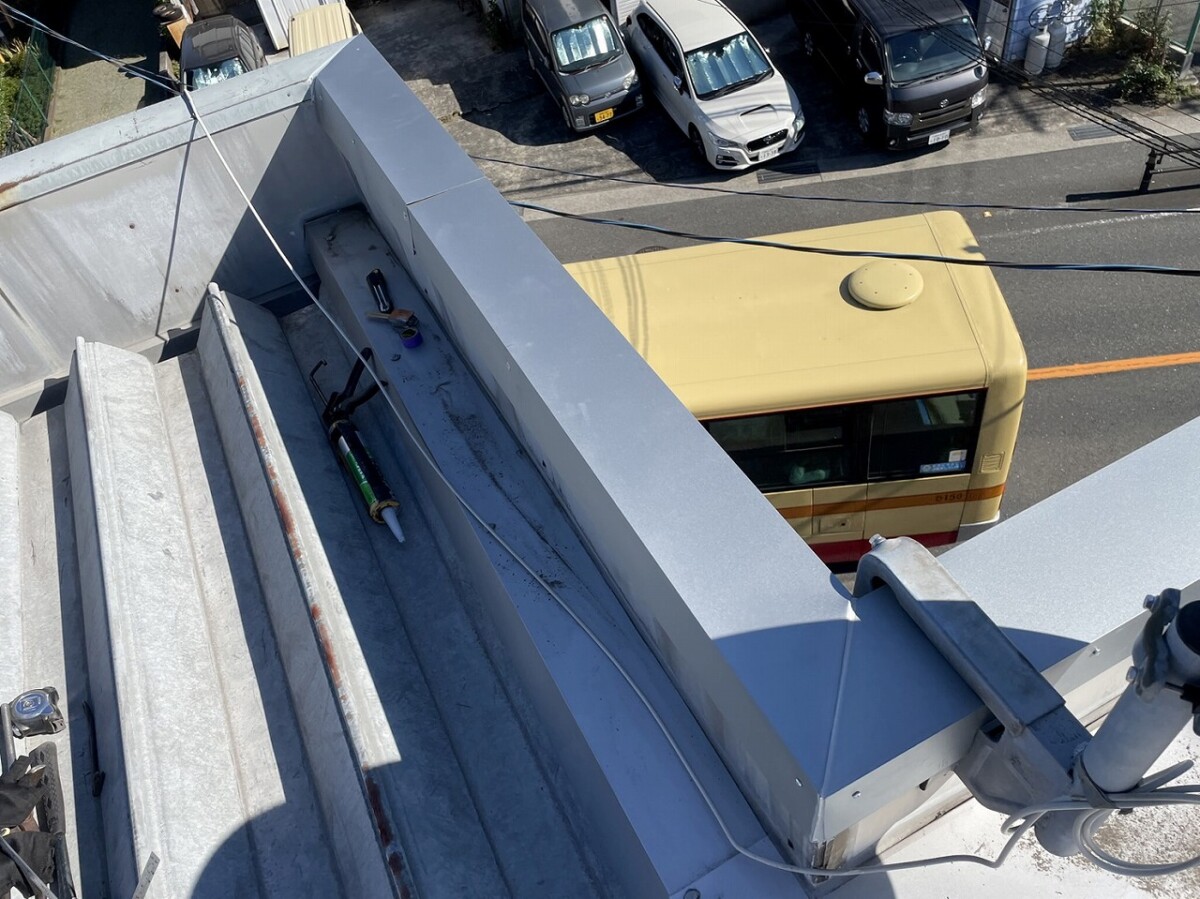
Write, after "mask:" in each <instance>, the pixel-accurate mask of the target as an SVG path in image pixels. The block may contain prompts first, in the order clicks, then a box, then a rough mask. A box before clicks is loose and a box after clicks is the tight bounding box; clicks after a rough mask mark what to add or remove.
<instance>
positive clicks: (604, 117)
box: [595, 109, 613, 125]
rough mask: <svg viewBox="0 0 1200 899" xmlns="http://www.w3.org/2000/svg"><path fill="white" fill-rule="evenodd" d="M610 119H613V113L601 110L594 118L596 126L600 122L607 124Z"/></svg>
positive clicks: (609, 110)
mask: <svg viewBox="0 0 1200 899" xmlns="http://www.w3.org/2000/svg"><path fill="white" fill-rule="evenodd" d="M612 117H613V111H612V110H611V109H602V110H600V111H599V112H598V113H596V116H595V119H596V124H597V125H599V124H600V123H601V122H607V121H608V120H609V119H611V118H612Z"/></svg>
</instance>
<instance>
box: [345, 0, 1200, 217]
mask: <svg viewBox="0 0 1200 899" xmlns="http://www.w3.org/2000/svg"><path fill="white" fill-rule="evenodd" d="M474 9H475V4H474V0H460V2H450V0H424V2H422V3H419V4H416V3H414V4H402V3H398V2H382V3H377V4H375V5H372V6H369V7H365V8H362V9H360V10H358V11H357V12H356V15H357V16H358V19H359V22H360V23H361V24H362V26H363V31H364V33H365V34H366V35H367V37H368V38H369V39H370V40H371V42H372V43H373V44H374V45H375V46H376V47H377V48H378V49H379V51H380V52H381V53H382V54H383V55H384V56H385V58H387V59H388V61H389V62H390V63H391V64H392V66H393V67H394V68H395V69H396V71H397V72H398V73H399V74H400V76H401V77H403V78H404V80H405V81H406V82H407V83H408V85H409V86H410V87H411V88H412V89H413V91H414V92H415V93H416V94H417V96H418V97H419V98H420V99H421V100H422V102H423V103H425V105H426V106H427V107H428V108H429V110H430V111H431V112H432V113H433V114H434V115H435V116H436V117H437V118H438V120H439V121H441V122H442V124H443V125H444V126H445V127H446V129H447V130H448V131H449V132H450V134H451V135H452V136H453V137H454V138H455V139H456V140H457V141H458V143H459V144H460V145H461V146H462V147H463V148H464V149H465V150H466V152H467V153H469V154H470V155H472V156H473V157H475V158H476V160H477V161H478V162H479V165H480V167H481V168H482V169H483V171H484V173H485V174H486V175H487V176H488V177H489V178H490V179H491V180H492V182H493V183H494V184H495V185H496V187H497V188H498V189H499V190H500V191H501V192H503V193H504V194H505V195H506V196H508V197H510V198H512V199H523V200H529V201H547V200H550V199H553V200H554V205H555V206H556V207H557V208H560V209H565V210H569V211H574V212H595V211H600V210H604V209H617V208H622V207H629V206H640V205H647V204H649V203H654V202H658V201H659V198H661V199H662V201H664V202H665V201H666V200H667V196H668V193H667V189H665V188H657V189H656V188H655V187H654V186H653V185H655V184H660V183H666V182H685V183H704V184H718V185H727V186H736V187H739V188H745V189H751V190H772V189H777V188H780V187H786V186H790V185H794V184H802V183H805V182H809V183H812V182H820V181H827V180H836V179H841V178H846V177H856V176H859V175H862V174H866V173H871V172H876V171H880V172H882V171H905V170H911V169H917V168H928V167H935V166H944V165H955V164H959V163H962V162H970V161H977V160H981V159H997V158H1007V157H1014V156H1021V155H1027V154H1031V153H1041V152H1046V151H1049V150H1056V149H1066V148H1069V147H1071V146H1076V145H1077V142H1076V139H1075V138H1074V137H1073V136H1072V135H1071V133H1070V132H1069V130H1068V129H1070V128H1073V127H1075V126H1080V125H1086V124H1088V123H1087V122H1086V120H1084V119H1082V118H1080V117H1079V116H1077V115H1075V114H1074V113H1072V112H1069V111H1067V110H1065V109H1063V108H1062V107H1060V106H1058V105H1056V104H1055V103H1053V102H1051V101H1050V100H1048V99H1045V98H1043V97H1042V96H1040V95H1038V94H1037V93H1036V92H1034V91H1031V90H1029V89H1027V88H1025V87H1021V86H1020V85H1018V84H1016V83H1012V82H1007V81H1004V80H1001V79H995V80H994V83H993V84H992V86H991V87H990V88H989V91H990V95H991V99H990V102H989V110H988V114H987V116H986V117H985V118H984V120H983V121H982V123H981V124H980V126H979V128H978V129H977V130H976V131H975V132H974V133H973V134H968V135H959V136H956V137H955V138H954V139H953V140H952V141H950V143H949V144H943V145H940V146H939V147H936V148H930V149H929V150H924V151H916V152H908V153H903V154H896V153H886V152H875V151H870V150H868V149H867V148H866V147H865V146H864V144H863V142H862V140H861V138H860V137H859V135H858V133H857V131H856V129H855V126H854V122H853V118H852V116H851V111H850V110H849V109H848V108H847V104H846V103H845V102H844V101H843V100H842V99H841V95H840V93H839V91H838V90H837V89H836V88H835V82H834V79H833V77H832V75H831V74H830V73H829V72H828V71H827V70H826V69H824V68H822V66H821V65H820V64H819V63H817V62H816V61H814V60H810V59H808V58H806V57H805V56H804V54H803V52H802V49H801V46H800V41H799V38H798V35H797V34H796V30H795V27H794V26H793V24H792V21H791V18H790V17H789V16H787V15H782V16H776V17H773V18H770V19H768V20H765V21H762V22H756V23H750V27H751V30H752V31H753V32H754V33H755V35H756V36H757V37H758V39H759V41H760V42H761V43H762V44H763V46H764V47H766V48H767V49H768V50H769V52H770V54H771V59H772V60H773V62H774V63H775V65H776V66H777V67H778V68H779V69H780V71H781V72H783V74H784V76H785V77H786V78H787V79H788V80H789V82H790V83H791V84H792V86H793V88H795V90H796V93H797V95H798V96H799V98H800V101H801V103H802V104H803V106H804V112H805V116H806V118H807V126H806V129H805V130H806V131H807V135H808V136H807V137H806V138H805V141H804V143H803V144H802V145H801V147H800V148H799V149H798V150H797V151H796V152H794V153H792V154H789V155H788V156H784V157H780V158H779V159H778V160H775V161H773V162H771V163H768V164H767V165H765V166H761V167H757V168H755V169H752V170H750V171H749V172H743V173H737V174H734V173H726V172H716V171H714V170H712V169H711V168H709V167H708V166H707V165H706V164H705V163H703V162H701V161H699V160H697V159H696V158H695V157H694V156H693V155H692V152H691V149H690V147H689V146H688V142H687V140H686V138H685V137H684V136H683V134H681V133H680V132H679V131H678V130H677V129H676V128H675V126H674V125H673V124H672V123H671V122H670V121H669V120H668V119H667V117H666V115H665V114H664V113H663V112H662V110H661V109H659V108H658V107H657V106H656V105H655V104H654V102H653V101H652V100H651V99H649V98H648V100H647V105H646V108H645V109H643V110H642V111H641V112H640V113H638V114H636V115H633V116H629V117H628V118H625V119H623V120H620V121H617V122H614V123H613V124H612V125H611V126H609V127H606V128H602V129H600V130H599V131H596V132H592V133H590V134H587V135H573V134H571V133H570V132H569V131H568V130H567V128H566V127H565V125H564V124H563V122H562V119H561V116H560V115H559V113H558V111H557V110H556V109H555V107H554V105H553V103H552V102H551V100H550V97H549V95H548V94H547V92H546V90H545V88H544V87H543V86H542V84H541V82H540V81H539V80H538V79H537V77H536V76H535V75H534V74H533V73H532V71H531V70H530V67H529V64H528V62H527V61H526V54H525V50H524V47H523V46H517V47H516V48H514V49H506V50H498V49H496V48H495V47H494V46H493V44H492V42H491V41H490V40H489V37H488V34H487V31H486V29H485V27H484V24H483V22H482V20H481V17H480V15H479V13H478V12H473V10H474ZM1122 111H1123V112H1124V113H1126V114H1130V115H1133V116H1134V117H1138V116H1139V113H1138V112H1137V111H1131V110H1122ZM1143 112H1145V111H1143ZM1149 115H1150V116H1152V117H1156V118H1151V119H1146V121H1147V122H1149V123H1151V124H1152V126H1153V127H1157V128H1159V130H1161V131H1162V132H1163V133H1165V134H1171V135H1175V134H1177V133H1179V132H1185V133H1190V132H1198V131H1200V104H1194V105H1193V108H1192V109H1191V110H1190V115H1189V111H1188V110H1185V111H1183V112H1175V111H1172V110H1169V109H1165V110H1159V111H1156V112H1150V113H1149ZM1105 139H1107V140H1120V138H1113V137H1107V138H1105V137H1092V138H1090V140H1093V141H1094V140H1105ZM488 159H493V160H507V161H508V163H516V164H515V165H514V164H505V163H499V162H492V161H487V160H488ZM530 166H533V167H536V166H544V167H547V168H551V169H556V170H560V171H545V170H539V169H538V168H533V167H530ZM564 172H578V173H582V174H583V175H585V176H592V177H580V176H576V175H571V174H564ZM597 175H599V176H606V177H617V178H628V179H634V180H636V181H638V182H641V183H644V185H645V186H631V185H628V184H625V185H622V184H614V183H611V182H598V181H596V180H593V178H594V176H597ZM528 217H536V213H533V214H531V215H529V216H528Z"/></svg>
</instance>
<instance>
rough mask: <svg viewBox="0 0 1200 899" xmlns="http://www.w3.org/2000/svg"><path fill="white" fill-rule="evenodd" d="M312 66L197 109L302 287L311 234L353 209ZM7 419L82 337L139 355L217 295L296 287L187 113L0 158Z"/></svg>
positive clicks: (312, 57)
mask: <svg viewBox="0 0 1200 899" xmlns="http://www.w3.org/2000/svg"><path fill="white" fill-rule="evenodd" d="M329 55H330V53H329V52H327V51H318V52H316V53H311V54H306V55H305V56H304V57H301V58H299V59H296V60H290V61H287V62H285V63H281V64H279V65H275V66H271V67H270V68H268V69H263V70H260V71H256V72H251V73H249V74H247V75H244V76H242V77H240V78H238V79H235V80H232V81H229V82H226V83H224V84H221V85H216V86H214V87H210V88H206V89H205V90H204V91H201V92H200V93H199V94H197V95H195V99H196V104H197V107H198V109H199V111H200V114H201V115H202V116H203V117H204V119H205V122H206V123H207V125H208V127H209V129H210V130H211V131H212V132H213V134H214V136H215V138H216V140H217V143H218V146H220V147H221V149H222V152H223V153H224V154H225V155H226V157H227V158H228V159H229V160H230V163H231V164H232V166H233V168H234V171H235V172H236V173H237V175H238V178H239V179H240V180H241V181H242V183H243V184H244V185H245V186H246V188H247V191H248V192H250V193H251V196H252V198H253V199H254V202H255V205H256V206H258V207H259V208H261V209H262V210H263V211H264V214H265V216H266V219H267V222H268V224H269V225H270V226H271V228H272V231H273V232H274V233H275V234H276V235H279V237H280V239H281V242H282V244H283V248H284V250H285V251H286V252H287V253H288V255H289V256H290V257H291V258H292V259H294V260H295V263H296V266H297V268H298V269H299V270H300V271H301V273H302V274H304V275H308V274H310V273H311V267H310V264H309V262H308V258H307V254H306V253H305V252H304V248H303V228H302V225H303V223H304V222H305V221H307V220H308V219H310V218H313V217H314V216H316V215H320V214H322V213H325V212H328V211H330V210H333V209H336V208H338V207H340V206H344V205H347V204H349V203H353V202H355V201H356V200H357V197H356V195H355V193H354V186H353V183H352V181H351V179H350V177H349V175H348V173H347V170H346V167H345V165H344V164H343V162H342V160H341V157H340V156H338V154H337V153H335V152H334V150H333V148H332V147H331V145H330V143H329V141H328V139H327V138H326V137H325V134H324V132H323V131H322V130H321V128H320V127H319V125H318V124H317V122H316V116H315V114H314V111H313V108H312V105H311V103H307V102H305V97H306V95H307V93H308V79H309V77H310V76H311V74H312V72H313V70H314V69H316V68H318V67H319V66H320V65H322V64H323V63H324V62H325V61H326V59H327V58H328V57H329ZM0 258H3V264H2V265H0V406H4V405H8V404H9V403H12V402H14V401H16V400H18V399H19V398H20V397H22V396H26V395H28V394H29V393H31V392H32V391H36V390H40V389H41V387H42V386H43V383H44V381H45V380H46V379H52V378H56V377H60V376H62V375H63V374H65V372H66V368H67V364H68V360H69V358H70V354H71V351H72V349H73V348H74V342H75V338H76V336H82V337H85V338H87V339H88V340H98V341H103V342H105V343H109V344H112V345H114V346H119V347H126V348H134V347H144V346H145V345H146V344H147V343H151V342H153V341H155V340H162V339H165V338H166V337H167V336H168V335H169V334H170V332H171V331H172V330H173V329H178V328H181V327H185V326H187V325H189V324H190V323H191V322H193V321H194V320H195V319H196V317H197V316H198V314H199V307H200V300H201V297H202V296H203V293H204V288H205V286H206V285H207V284H208V282H209V281H212V280H216V281H218V282H220V283H221V284H222V285H225V286H227V287H228V288H229V290H231V291H234V292H236V293H238V294H240V295H242V296H248V297H252V298H254V297H262V296H263V295H264V294H269V293H270V292H271V291H273V290H276V289H278V288H281V287H284V286H287V285H290V284H291V280H290V276H289V275H288V273H287V271H286V269H285V268H284V266H283V265H282V263H280V262H279V260H278V258H277V257H275V255H274V253H273V252H272V250H271V248H270V246H269V244H268V243H267V242H266V240H265V239H264V238H263V236H262V234H261V232H260V231H259V229H258V226H257V225H256V224H255V222H254V221H253V220H252V219H251V218H250V217H249V215H248V213H247V208H246V204H245V202H244V201H243V200H242V198H241V197H240V196H239V195H238V194H237V192H236V189H235V188H234V186H233V184H232V182H231V181H230V179H229V178H228V176H227V175H226V173H225V171H224V169H223V168H222V167H221V164H220V162H219V161H218V160H217V158H216V156H215V154H214V153H213V151H212V147H211V146H209V145H208V144H207V142H206V141H205V140H204V135H203V132H201V131H200V130H199V129H198V128H196V126H195V124H194V123H193V122H192V121H191V119H190V117H189V115H188V112H187V109H186V108H185V106H184V104H183V103H182V101H180V100H170V101H166V102H163V103H160V104H157V105H154V106H151V107H147V108H146V109H144V110H141V111H139V112H137V113H134V114H132V115H130V116H125V117H123V118H120V119H115V120H113V121H112V122H106V123H103V124H101V125H97V126H95V127H92V128H88V129H85V130H83V131H79V132H76V133H74V134H70V135H67V136H65V137H62V138H59V139H57V140H53V141H50V142H48V143H46V144H42V145H41V146H38V147H35V148H33V149H31V150H27V151H25V152H23V153H17V154H14V155H12V156H8V157H4V158H3V159H0Z"/></svg>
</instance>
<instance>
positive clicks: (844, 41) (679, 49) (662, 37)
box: [521, 0, 988, 171]
mask: <svg viewBox="0 0 1200 899" xmlns="http://www.w3.org/2000/svg"><path fill="white" fill-rule="evenodd" d="M791 8H792V16H793V19H794V20H795V23H796V27H797V30H798V31H799V33H800V37H801V43H802V46H803V48H804V52H805V54H806V55H807V56H809V57H812V56H816V55H820V56H821V57H822V58H823V59H825V61H826V62H828V63H829V65H830V66H831V67H832V69H833V71H834V73H835V75H836V76H837V77H838V79H839V80H840V81H842V82H843V84H844V85H845V86H846V87H848V88H849V90H850V95H851V98H852V100H853V107H854V111H855V118H856V121H857V124H858V128H859V130H860V132H861V133H862V135H863V137H864V138H865V139H866V140H867V141H868V142H870V143H872V144H879V145H882V146H886V147H888V148H889V149H904V148H908V147H916V146H929V145H932V144H938V143H941V142H944V141H947V140H949V139H950V136H951V135H952V134H954V133H956V132H959V131H963V130H966V129H969V128H973V127H974V126H975V125H976V123H977V122H978V121H979V118H980V116H981V115H982V114H983V111H984V109H985V101H986V97H987V82H988V69H987V63H986V61H985V58H984V47H983V46H982V45H981V44H980V42H979V36H978V33H977V32H976V29H975V25H974V24H973V22H972V21H971V18H970V16H969V15H968V14H967V11H966V9H965V8H964V7H963V5H962V2H961V0H921V2H920V5H919V6H918V5H915V4H913V3H911V2H909V0H791ZM521 18H522V32H523V34H524V38H525V45H526V48H527V52H528V56H529V65H530V67H531V68H532V69H533V71H534V72H535V73H536V74H537V75H538V77H539V78H541V80H542V82H543V83H544V84H545V86H546V88H547V89H548V90H549V91H550V94H551V96H552V97H553V98H554V100H555V104H556V105H557V106H558V107H559V109H560V110H561V112H562V116H563V120H564V122H565V123H566V125H567V127H568V128H570V129H571V130H573V131H576V132H583V131H591V130H593V129H596V128H600V127H603V126H605V125H606V124H608V123H609V122H612V121H615V120H617V119H620V118H622V117H624V116H626V115H628V114H630V113H633V112H635V111H636V110H638V109H640V108H641V107H642V106H643V105H644V94H643V90H649V92H650V93H651V94H652V95H653V96H654V98H655V99H656V100H657V101H658V104H659V105H660V106H661V107H662V108H663V110H664V111H665V112H666V113H667V115H668V117H669V118H670V119H671V120H672V121H673V122H674V123H675V124H676V126H678V128H679V129H680V131H681V132H683V134H684V135H686V136H687V138H688V140H689V141H690V142H691V144H692V146H693V147H694V148H695V150H696V153H697V155H698V156H700V157H702V158H703V159H705V160H706V161H707V162H708V163H709V164H710V165H712V166H713V167H714V168H717V169H722V170H733V171H736V170H740V169H745V168H748V167H750V166H752V165H756V164H758V163H761V162H766V161H767V160H769V159H773V158H775V157H776V156H779V155H780V154H783V153H789V152H791V151H792V150H795V149H796V148H797V147H798V146H800V144H801V142H802V141H803V140H804V126H805V120H804V111H803V110H802V109H801V106H800V101H799V100H798V99H797V97H796V92H795V91H794V90H793V89H792V87H791V85H789V84H788V82H787V80H786V79H785V78H784V77H783V75H782V74H780V72H779V70H778V69H777V68H776V67H775V66H774V65H773V63H772V61H771V58H770V55H769V53H768V52H767V51H766V50H764V49H763V47H762V45H761V44H759V42H758V41H757V40H756V39H755V37H754V35H753V34H752V33H751V32H750V30H749V29H748V28H747V27H746V26H745V25H744V24H743V23H742V22H741V20H740V19H738V17H737V16H736V15H734V14H733V13H732V12H731V11H730V10H729V8H728V7H726V6H725V5H724V4H723V3H722V2H721V0H639V2H637V3H636V4H635V5H634V6H633V9H632V12H631V13H630V14H629V16H628V17H627V18H626V20H625V22H624V23H622V25H621V27H618V26H617V24H616V22H615V21H614V20H613V17H612V15H611V13H610V12H609V10H608V9H607V8H606V7H605V6H604V5H603V4H602V2H601V0H523V3H522V17H521ZM643 80H644V81H643Z"/></svg>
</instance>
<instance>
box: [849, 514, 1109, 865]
mask: <svg viewBox="0 0 1200 899" xmlns="http://www.w3.org/2000/svg"><path fill="white" fill-rule="evenodd" d="M871 544H872V549H871V551H870V552H869V553H867V555H865V556H863V558H862V560H861V561H860V562H859V565H858V574H857V577H856V579H855V582H854V595H855V596H858V597H861V596H864V595H865V594H867V593H869V592H871V591H872V590H874V589H876V588H877V587H879V586H880V585H885V586H887V587H889V588H890V589H891V591H892V593H893V594H894V595H895V597H896V600H897V602H899V604H900V606H901V608H903V609H904V611H905V612H906V613H907V614H908V616H909V617H910V618H911V619H912V620H913V622H914V623H915V624H916V625H917V626H918V627H919V628H920V629H921V631H922V632H923V633H924V634H925V636H926V637H928V638H929V641H930V642H931V643H932V644H933V645H934V647H935V648H936V649H937V650H938V652H940V653H941V654H942V656H943V657H944V658H945V659H946V661H948V662H949V663H950V665H951V666H952V667H953V668H954V670H955V671H956V672H957V673H958V674H959V676H960V677H962V679H963V680H964V681H966V683H967V685H968V686H969V687H970V688H971V689H972V690H974V691H975V693H976V695H978V696H979V698H980V699H981V700H983V702H984V704H985V705H986V706H987V707H988V709H989V710H990V711H991V712H992V715H993V716H995V717H994V719H993V720H991V721H989V722H988V723H987V724H985V725H984V726H983V728H981V729H980V731H979V733H978V734H977V735H976V737H975V740H974V742H973V743H972V745H971V748H970V749H969V750H968V752H967V753H966V755H965V756H964V757H963V758H962V759H961V760H960V761H959V762H958V764H957V765H956V766H955V769H954V770H955V773H956V774H957V775H958V776H959V778H961V779H962V781H963V783H964V784H965V785H966V786H967V788H968V789H970V791H971V793H972V794H973V795H974V796H975V798H976V799H978V800H979V801H980V803H981V804H983V805H984V806H986V807H987V808H990V809H993V810H995V811H999V812H1004V813H1006V814H1012V813H1014V812H1016V811H1019V810H1020V809H1023V808H1026V807H1028V806H1030V805H1034V804H1036V803H1039V802H1045V801H1049V800H1051V799H1055V798H1058V797H1062V796H1066V795H1068V794H1070V793H1071V790H1072V769H1073V767H1074V763H1075V758H1076V755H1077V754H1078V753H1079V752H1080V751H1081V750H1082V749H1083V747H1085V746H1086V745H1087V743H1088V741H1089V739H1090V734H1089V733H1088V731H1087V729H1086V728H1085V727H1084V726H1083V725H1082V724H1080V723H1079V720H1078V719H1077V718H1076V717H1075V716H1074V715H1072V714H1071V713H1070V712H1069V711H1068V710H1067V708H1066V704H1065V702H1064V700H1063V698H1062V696H1061V695H1060V694H1059V692H1058V691H1057V690H1056V689H1054V687H1053V686H1051V684H1050V683H1049V682H1048V681H1047V680H1046V679H1045V678H1044V677H1043V676H1042V674H1041V672H1040V671H1038V670H1037V669H1036V668H1035V667H1034V666H1033V664H1032V663H1031V662H1030V661H1029V659H1027V658H1026V657H1025V655H1024V654H1023V653H1022V652H1021V651H1020V650H1019V649H1018V648H1017V647H1016V646H1015V645H1013V643H1012V641H1011V640H1009V639H1008V637H1007V636H1006V635H1005V634H1004V632H1003V631H1002V630H1001V629H1000V628H999V627H998V626H997V625H996V623H995V622H994V621H992V619H991V618H989V617H988V616H987V614H986V613H985V612H984V611H983V610H982V609H981V608H979V606H978V605H976V604H975V602H974V601H972V600H971V598H970V596H968V595H967V593H966V591H965V590H963V588H962V587H961V586H960V585H959V584H958V582H957V581H955V580H954V578H953V577H951V575H950V573H949V572H948V571H946V569H945V568H943V567H942V565H941V563H939V562H938V561H937V559H935V558H934V557H933V556H932V555H930V553H929V551H928V550H926V549H925V548H924V547H923V546H921V544H919V543H917V542H916V541H915V540H912V539H910V538H908V537H899V538H896V539H891V540H888V539H884V538H882V537H875V538H873V539H872V541H871ZM1056 833H1057V831H1056ZM1038 838H1039V840H1041V841H1042V842H1043V845H1046V843H1047V840H1049V841H1050V845H1046V848H1047V849H1048V850H1049V851H1051V852H1054V853H1055V854H1059V855H1073V854H1075V853H1076V852H1077V851H1078V848H1077V846H1075V844H1074V843H1064V844H1062V845H1059V844H1058V842H1057V841H1056V840H1054V839H1053V838H1051V837H1047V838H1045V839H1044V838H1043V834H1042V833H1041V832H1040V831H1039V832H1038Z"/></svg>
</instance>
